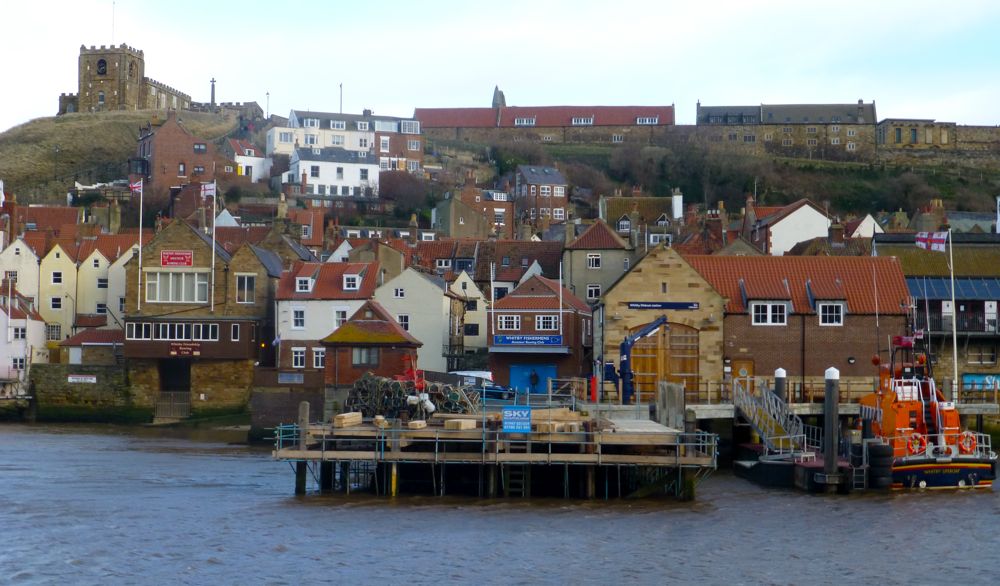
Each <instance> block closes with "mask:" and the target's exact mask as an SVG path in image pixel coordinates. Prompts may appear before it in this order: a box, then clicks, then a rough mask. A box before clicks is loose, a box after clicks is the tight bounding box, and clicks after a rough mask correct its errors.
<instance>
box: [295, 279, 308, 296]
mask: <svg viewBox="0 0 1000 586" xmlns="http://www.w3.org/2000/svg"><path fill="white" fill-rule="evenodd" d="M310 291H312V279H310V278H309V277H297V278H296V279H295V292H296V293H308V292H310Z"/></svg>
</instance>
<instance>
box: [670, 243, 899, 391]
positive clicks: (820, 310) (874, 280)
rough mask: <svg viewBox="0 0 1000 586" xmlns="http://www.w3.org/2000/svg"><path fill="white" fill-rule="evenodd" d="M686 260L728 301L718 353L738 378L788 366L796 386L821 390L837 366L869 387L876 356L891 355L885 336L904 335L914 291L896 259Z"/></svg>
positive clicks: (844, 376) (846, 377)
mask: <svg viewBox="0 0 1000 586" xmlns="http://www.w3.org/2000/svg"><path fill="white" fill-rule="evenodd" d="M684 261H685V262H686V264H688V265H690V267H691V268H692V269H694V270H695V271H697V273H698V274H699V275H701V277H702V278H703V279H704V280H705V281H706V282H707V283H708V284H709V285H711V287H712V288H713V289H714V290H715V291H717V292H718V293H719V295H721V296H722V297H723V298H725V300H726V301H725V318H724V323H723V331H724V333H725V338H724V343H723V346H722V348H721V352H720V353H719V355H721V356H722V357H723V359H724V360H725V365H726V366H727V367H728V368H729V369H730V373H731V374H732V376H734V377H737V376H740V377H747V376H765V377H769V376H772V375H773V373H774V371H775V369H777V368H784V369H785V370H786V371H787V373H788V381H789V384H790V385H791V388H792V390H793V391H794V390H795V389H799V388H800V387H802V386H807V387H808V386H812V387H813V388H821V387H822V385H823V380H824V372H825V371H826V369H827V368H829V367H831V366H833V367H836V368H837V369H839V370H840V373H841V381H842V384H849V385H853V387H854V388H855V389H858V390H860V389H866V390H870V388H871V387H870V384H871V382H872V380H873V377H874V376H875V374H876V372H875V369H874V368H873V367H872V364H871V357H872V356H873V355H875V354H879V353H881V354H882V358H883V359H885V358H887V354H886V351H887V350H888V348H887V346H886V340H887V337H888V336H893V335H902V334H905V333H907V314H908V307H909V301H910V293H909V291H908V290H907V287H906V281H905V279H904V278H903V272H902V270H901V268H900V263H899V262H898V261H897V260H896V259H894V258H875V257H790V256H786V257H774V256H756V257H727V256H689V257H685V258H684ZM716 319H718V317H717V316H716ZM721 374H722V373H719V372H718V371H716V373H715V376H718V375H721ZM791 396H793V397H796V396H797V397H799V398H802V395H794V394H793V395H791Z"/></svg>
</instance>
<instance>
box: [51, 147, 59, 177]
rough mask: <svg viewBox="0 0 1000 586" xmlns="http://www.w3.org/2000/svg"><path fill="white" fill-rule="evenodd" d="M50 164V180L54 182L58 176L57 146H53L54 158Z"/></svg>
mask: <svg viewBox="0 0 1000 586" xmlns="http://www.w3.org/2000/svg"><path fill="white" fill-rule="evenodd" d="M54 159H55V160H54V162H53V164H52V180H53V181H56V180H57V178H58V176H59V145H56V146H55V157H54Z"/></svg>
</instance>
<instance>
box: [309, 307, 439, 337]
mask: <svg viewBox="0 0 1000 586" xmlns="http://www.w3.org/2000/svg"><path fill="white" fill-rule="evenodd" d="M369 313H370V314H371V316H370V317H369V315H368V314H369ZM321 342H322V343H323V344H325V345H330V346H405V347H411V348H419V347H420V346H423V343H422V342H420V341H419V340H417V339H416V338H414V337H413V336H412V335H411V334H410V333H409V332H407V331H406V330H404V329H403V326H401V325H399V322H397V321H396V320H395V319H393V318H392V317H391V316H390V315H389V312H388V311H386V310H385V308H384V307H382V305H381V304H380V303H378V302H377V301H375V300H370V301H368V302H366V303H365V304H364V305H362V306H361V307H360V308H359V309H358V311H357V312H355V313H354V315H352V316H351V318H350V319H348V320H347V321H346V322H345V323H344V324H342V325H341V326H340V327H339V328H337V329H336V330H335V331H334V332H333V333H331V334H330V335H329V336H327V337H325V338H323V340H321Z"/></svg>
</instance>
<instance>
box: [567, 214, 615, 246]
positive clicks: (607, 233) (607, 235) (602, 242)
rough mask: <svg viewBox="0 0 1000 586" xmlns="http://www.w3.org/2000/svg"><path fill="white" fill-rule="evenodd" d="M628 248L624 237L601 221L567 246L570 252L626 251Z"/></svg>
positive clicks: (596, 222)
mask: <svg viewBox="0 0 1000 586" xmlns="http://www.w3.org/2000/svg"><path fill="white" fill-rule="evenodd" d="M628 247H629V246H628V244H627V243H626V242H625V241H624V240H622V237H621V236H619V235H618V234H616V233H615V231H614V230H612V229H611V227H610V226H608V224H607V222H605V221H604V220H600V219H598V220H597V221H595V222H594V223H593V224H591V225H590V227H589V228H587V229H586V230H585V231H584V232H583V234H581V235H579V236H577V237H576V239H575V240H573V241H572V242H570V243H569V244H567V245H566V248H567V249H568V250H625V249H627V248H628Z"/></svg>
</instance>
